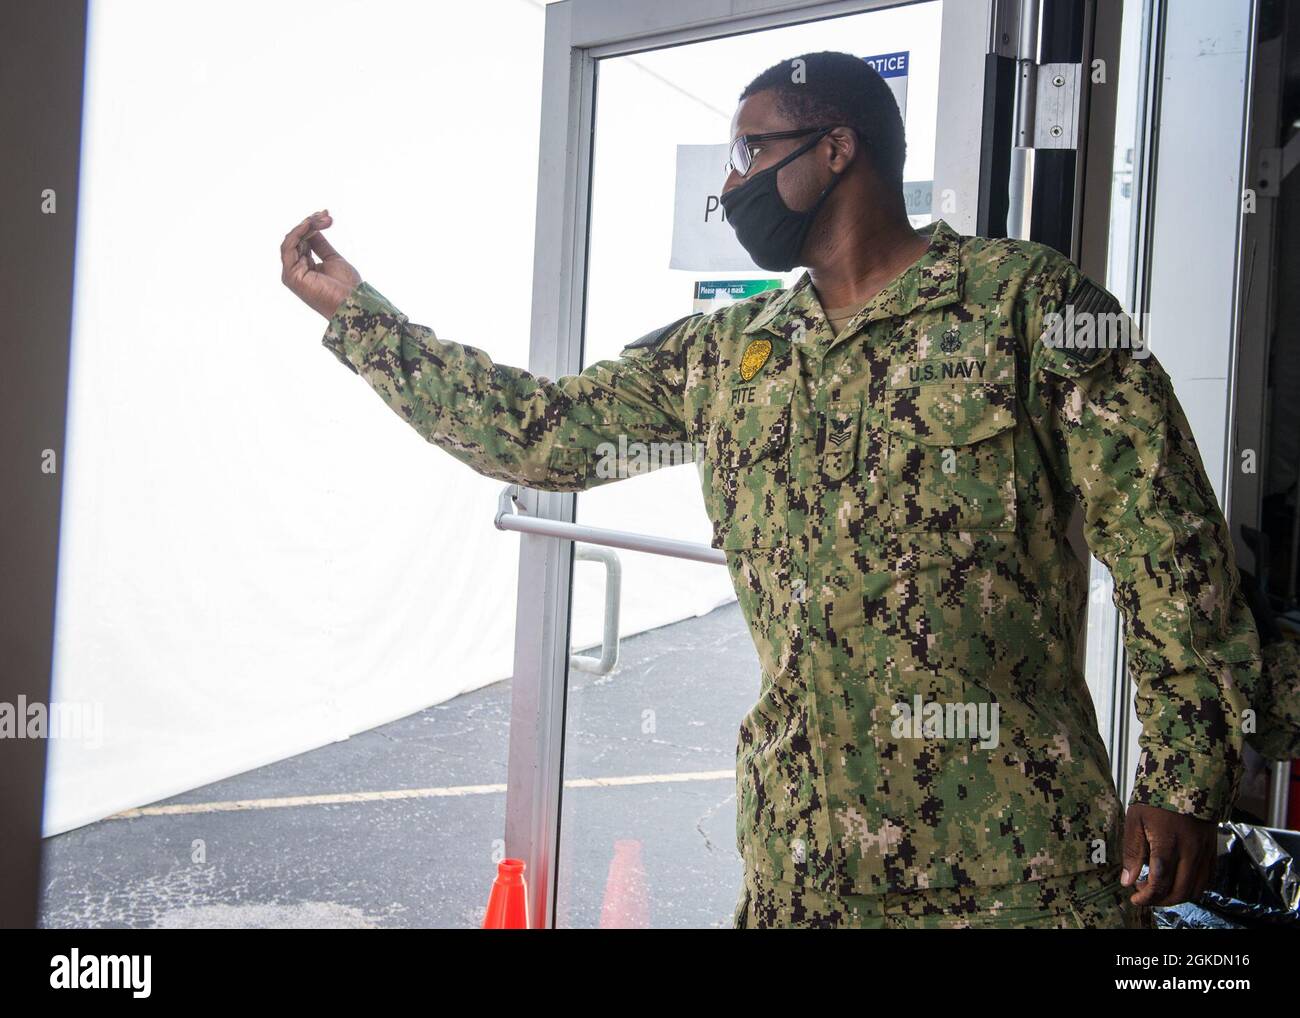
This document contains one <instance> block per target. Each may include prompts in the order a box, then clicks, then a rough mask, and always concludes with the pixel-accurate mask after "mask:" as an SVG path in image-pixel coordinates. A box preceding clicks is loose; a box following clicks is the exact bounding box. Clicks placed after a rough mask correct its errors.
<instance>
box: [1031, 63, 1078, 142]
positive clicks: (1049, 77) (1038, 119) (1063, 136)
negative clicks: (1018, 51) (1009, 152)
mask: <svg viewBox="0 0 1300 1018" xmlns="http://www.w3.org/2000/svg"><path fill="white" fill-rule="evenodd" d="M1081 72H1082V67H1081V65H1079V64H1066V63H1053V64H1031V63H1022V64H1021V75H1020V81H1019V85H1018V87H1019V89H1020V95H1019V96H1018V100H1019V109H1020V116H1019V117H1018V118H1017V121H1018V122H1017V124H1016V145H1017V147H1019V148H1055V149H1060V148H1078V146H1079V75H1080V73H1081Z"/></svg>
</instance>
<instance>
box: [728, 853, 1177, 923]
mask: <svg viewBox="0 0 1300 1018" xmlns="http://www.w3.org/2000/svg"><path fill="white" fill-rule="evenodd" d="M1119 872H1120V866H1119V864H1118V863H1116V864H1115V865H1114V866H1110V867H1107V868H1105V869H1102V870H1096V871H1088V872H1084V873H1077V874H1073V875H1071V876H1066V877H1047V878H1045V879H1043V880H1035V881H1033V882H1031V883H1017V884H1010V885H1008V886H1005V887H939V888H930V889H918V890H912V891H903V892H900V893H898V894H871V895H855V894H844V895H839V894H833V893H829V892H826V891H819V890H818V889H817V888H815V887H810V886H808V885H806V884H803V885H801V884H792V883H787V882H785V881H782V880H775V879H773V878H772V877H769V876H767V875H766V874H765V873H762V872H760V871H747V872H746V874H745V879H744V882H743V883H742V884H741V889H740V900H739V901H737V902H736V908H735V910H734V911H733V913H732V917H731V926H732V928H733V929H737V930H763V929H773V928H779V929H802V930H819V929H854V930H892V929H913V930H915V929H929V930H940V929H942V930H956V929H1057V930H1125V929H1153V928H1154V922H1153V920H1152V916H1151V908H1150V906H1142V905H1134V904H1133V903H1132V901H1130V900H1129V899H1130V897H1131V896H1132V894H1133V889H1132V888H1125V887H1124V886H1123V885H1121V884H1120V882H1119Z"/></svg>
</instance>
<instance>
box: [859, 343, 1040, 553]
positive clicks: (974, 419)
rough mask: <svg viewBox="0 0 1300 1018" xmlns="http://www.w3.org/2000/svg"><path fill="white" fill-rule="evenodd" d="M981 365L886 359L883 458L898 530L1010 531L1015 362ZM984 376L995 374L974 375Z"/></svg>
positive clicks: (1013, 497)
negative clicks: (989, 369)
mask: <svg viewBox="0 0 1300 1018" xmlns="http://www.w3.org/2000/svg"><path fill="white" fill-rule="evenodd" d="M984 367H987V364H986V365H984V366H982V367H981V369H980V371H979V372H978V374H977V373H976V372H975V371H973V370H971V369H970V367H969V365H968V364H966V365H964V364H963V362H962V361H961V360H960V359H952V360H949V361H946V362H945V361H937V362H930V363H926V362H919V363H911V364H899V365H892V366H891V369H890V380H889V387H888V388H887V389H886V390H885V406H884V425H885V428H886V431H887V432H888V436H889V438H888V446H887V450H886V454H885V458H886V477H887V478H888V484H889V517H890V521H891V524H892V525H893V527H894V528H895V529H896V530H901V531H929V530H1015V528H1016V472H1015V442H1014V438H1015V423H1016V386H1015V364H1014V361H1012V360H1010V359H1008V360H1007V361H1006V362H1003V363H1000V364H999V370H998V371H997V372H996V373H987V372H985V370H984ZM988 377H995V378H996V379H997V380H996V381H985V380H976V379H977V378H988ZM909 382H915V383H916V384H908V383H909Z"/></svg>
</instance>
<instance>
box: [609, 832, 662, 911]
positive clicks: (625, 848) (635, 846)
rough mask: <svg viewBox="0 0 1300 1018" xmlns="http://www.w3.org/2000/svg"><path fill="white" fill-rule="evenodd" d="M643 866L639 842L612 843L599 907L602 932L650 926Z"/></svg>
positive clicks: (628, 839)
mask: <svg viewBox="0 0 1300 1018" xmlns="http://www.w3.org/2000/svg"><path fill="white" fill-rule="evenodd" d="M646 899H647V894H646V881H645V866H644V865H643V864H642V862H641V842H639V841H636V840H635V839H632V838H625V839H623V840H621V841H616V842H614V858H613V859H611V860H610V861H609V876H608V877H607V878H606V879H605V900H604V901H603V902H602V903H601V907H600V928H601V929H602V930H644V929H646V928H647V927H648V926H649V925H650V906H649V902H648V901H647V900H646Z"/></svg>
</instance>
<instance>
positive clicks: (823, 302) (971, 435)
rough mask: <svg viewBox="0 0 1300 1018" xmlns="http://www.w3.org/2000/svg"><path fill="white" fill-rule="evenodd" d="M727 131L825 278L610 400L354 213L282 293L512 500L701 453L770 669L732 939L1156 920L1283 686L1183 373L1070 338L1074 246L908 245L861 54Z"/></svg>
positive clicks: (764, 680) (658, 365)
mask: <svg viewBox="0 0 1300 1018" xmlns="http://www.w3.org/2000/svg"><path fill="white" fill-rule="evenodd" d="M800 62H801V63H802V68H803V75H802V78H803V80H801V81H798V82H797V83H794V84H791V82H790V79H791V77H792V75H791V74H790V70H789V69H790V67H791V66H794V65H795V64H799V63H800ZM828 125H829V126H828ZM815 128H821V129H820V130H815V131H814V130H812V129H815ZM791 132H799V134H798V135H797V136H794V137H791V136H790V134H791ZM773 133H775V134H777V135H779V137H777V138H773V137H772V134H773ZM809 135H812V140H811V142H810V141H809V140H808V136H809ZM732 136H733V139H734V140H735V142H736V144H735V145H734V146H733V150H732V151H733V157H732V169H731V172H730V173H729V175H728V178H727V181H726V187H725V189H724V205H726V206H728V214H729V217H730V218H731V219H732V220H733V226H735V228H736V231H737V235H738V237H739V238H740V239H741V242H742V243H744V244H745V246H746V247H748V248H749V249H750V250H751V253H753V254H754V256H755V260H756V261H758V262H759V264H761V265H764V266H765V267H781V266H783V265H785V263H787V262H790V261H791V260H794V259H797V262H796V263H797V264H799V265H806V266H808V267H809V271H808V272H806V273H805V274H804V275H803V276H802V277H801V278H800V279H799V281H798V282H797V283H795V284H794V285H793V286H791V287H789V288H788V289H782V290H775V291H769V292H766V293H762V294H760V295H758V296H756V297H753V298H751V299H748V300H744V301H741V302H738V303H736V304H733V305H731V306H728V307H725V308H723V309H721V310H718V311H715V312H713V313H711V314H707V315H694V316H690V317H688V318H686V319H682V320H680V321H677V322H674V323H672V324H671V325H669V326H665V327H663V328H661V329H657V330H655V331H654V332H652V333H650V334H649V335H647V336H645V337H642V339H640V340H638V341H636V342H634V343H631V344H629V345H628V347H626V348H625V349H624V351H623V353H622V355H621V356H620V357H618V358H617V359H612V360H602V361H598V362H597V363H594V364H592V365H591V366H589V367H587V368H586V369H585V370H583V371H582V372H581V373H579V374H573V375H568V376H565V377H562V378H559V379H557V380H550V379H547V378H544V377H540V376H536V375H533V374H531V373H529V372H528V371H525V370H522V369H520V368H515V367H509V366H505V365H501V364H497V363H494V362H493V361H492V360H491V359H490V358H489V356H488V355H487V354H486V353H484V352H483V351H482V350H479V349H477V348H474V347H472V346H467V345H461V344H457V343H453V342H449V341H447V340H442V339H439V338H438V337H437V336H436V335H435V334H434V332H433V330H432V329H430V328H428V327H426V326H422V325H417V324H414V323H412V322H411V321H410V320H409V319H408V318H407V317H406V315H404V314H403V313H402V312H401V311H399V310H398V309H397V308H396V307H395V306H394V305H393V304H392V303H391V302H389V301H388V300H386V299H385V298H384V297H383V295H382V294H380V293H379V291H378V290H376V289H375V288H374V287H373V286H371V285H370V284H369V283H366V282H362V281H361V277H360V276H359V275H358V274H357V273H356V271H355V270H354V269H353V268H352V267H351V266H350V265H348V263H347V262H346V261H344V260H343V259H342V258H341V257H340V256H339V255H338V254H337V252H335V251H334V249H333V248H332V247H331V246H330V245H329V243H328V242H327V241H325V239H324V238H323V236H322V235H321V233H320V231H321V230H322V229H325V228H326V227H328V226H329V225H330V223H331V222H332V220H331V219H330V217H329V216H328V214H327V213H317V214H316V215H314V216H309V217H308V218H307V219H305V220H304V221H303V222H302V223H301V224H299V226H298V227H296V228H295V229H294V230H293V231H291V232H290V233H289V234H288V235H287V236H286V238H285V241H284V245H283V246H282V259H283V263H284V276H283V278H284V282H285V283H286V285H288V286H289V287H290V288H291V289H293V290H294V292H296V293H297V294H299V296H301V297H302V298H303V299H304V300H305V301H307V302H308V303H309V304H310V305H311V306H312V307H313V308H315V309H316V310H317V311H319V312H320V313H321V314H322V315H323V316H325V317H326V318H328V319H329V326H328V329H327V330H326V333H325V335H324V339H323V342H324V345H325V346H326V347H327V348H328V349H330V350H331V351H332V352H333V354H334V355H335V356H336V357H338V359H339V360H340V361H341V362H342V363H343V364H345V365H346V366H347V367H348V368H349V369H350V370H352V371H354V372H356V373H358V374H359V375H360V376H361V377H362V378H363V379H365V381H366V382H367V383H368V384H369V385H370V386H371V387H372V388H373V389H374V390H375V391H376V392H377V393H378V394H379V395H380V397H381V398H382V399H383V400H384V401H385V402H386V403H387V404H388V405H389V406H390V407H391V408H392V409H393V410H394V411H395V412H396V413H398V414H399V415H400V416H401V417H402V418H403V419H404V420H405V421H406V422H407V423H408V424H410V425H411V426H412V427H413V428H415V429H416V430H417V431H418V432H419V433H420V434H421V435H423V436H424V437H425V438H426V439H427V440H428V441H430V442H432V443H434V444H436V445H438V446H440V447H441V448H443V449H445V450H446V451H447V452H449V453H450V454H451V455H453V456H455V457H456V458H457V459H459V460H461V461H462V462H464V463H466V464H468V465H469V466H471V467H472V468H473V469H475V470H476V471H478V472H479V473H482V474H485V475H487V476H489V477H494V478H497V479H499V480H502V481H509V482H514V483H517V484H521V485H526V486H530V487H533V488H538V489H544V490H552V491H583V490H586V489H588V488H591V487H594V486H596V485H598V484H603V483H608V481H609V480H612V479H613V477H611V476H610V475H609V474H608V472H601V473H598V472H597V463H598V459H599V457H598V454H597V451H596V450H597V448H598V447H599V446H601V445H602V443H606V442H613V443H617V442H618V440H619V437H620V436H624V437H625V438H626V441H627V442H629V443H632V442H645V443H651V442H672V443H691V444H693V443H695V442H697V441H698V442H701V443H703V449H704V456H703V460H702V462H701V463H700V464H699V469H700V477H701V483H702V488H703V494H704V501H705V505H706V507H707V510H708V513H709V516H710V518H711V520H712V522H713V535H714V536H713V542H712V543H713V545H714V546H715V547H717V548H721V549H723V550H724V551H725V553H726V558H727V567H728V569H729V571H730V574H731V578H732V580H733V582H734V585H735V589H736V593H737V596H738V599H739V603H740V607H741V610H742V612H743V613H744V617H745V619H746V621H747V623H748V625H749V627H750V630H751V633H752V635H753V638H754V643H755V646H756V647H757V649H758V654H759V659H760V661H761V664H762V676H761V689H760V695H759V698H758V702H757V703H756V704H755V705H754V707H753V709H752V710H751V711H750V712H749V714H748V715H747V716H746V717H745V719H744V720H743V722H742V724H741V728H740V733H739V740H738V745H737V785H736V787H737V799H738V816H737V846H738V849H739V851H740V853H741V855H742V858H743V861H744V868H745V880H744V886H743V888H742V891H741V897H740V901H739V902H738V905H737V909H736V914H735V925H737V926H877V927H897V926H926V925H934V926H982V925H990V926H998V925H1011V926H1043V927H1055V926H1064V927H1069V926H1089V927H1096V926H1132V925H1149V917H1148V916H1147V912H1148V908H1147V906H1150V905H1153V904H1160V903H1166V902H1176V901H1182V900H1185V899H1187V898H1189V897H1192V896H1194V895H1195V894H1197V893H1199V891H1200V890H1201V889H1202V888H1203V887H1204V886H1205V884H1206V882H1207V881H1208V879H1209V876H1210V872H1211V866H1212V864H1213V860H1214V853H1215V822H1216V821H1218V820H1221V819H1226V818H1227V816H1228V813H1229V809H1230V806H1231V804H1232V802H1233V799H1234V797H1235V794H1236V790H1237V786H1238V782H1239V780H1240V774H1241V745H1242V734H1241V732H1242V715H1243V712H1244V711H1245V710H1246V709H1247V706H1248V702H1247V697H1246V695H1245V694H1244V693H1243V689H1249V688H1252V684H1253V683H1254V682H1255V681H1256V680H1257V678H1258V672H1259V647H1258V640H1257V636H1256V632H1255V629H1254V626H1253V623H1252V620H1251V617H1250V613H1249V611H1248V609H1247V607H1246V605H1245V603H1244V600H1243V598H1242V596H1241V594H1240V592H1239V590H1238V584H1237V574H1236V569H1235V563H1234V560H1233V551H1232V545H1231V542H1230V541H1229V536H1228V531H1227V528H1226V525H1225V523H1224V519H1223V515H1222V513H1221V511H1220V509H1219V507H1218V505H1217V504H1216V501H1215V496H1214V493H1213V490H1212V489H1211V486H1210V483H1209V481H1208V480H1207V478H1206V474H1205V471H1204V469H1203V467H1202V464H1201V461H1200V458H1199V456H1198V453H1197V451H1196V447H1195V444H1194V442H1193V440H1192V434H1191V431H1190V429H1189V427H1188V424H1187V420H1186V418H1185V416H1184V414H1183V411H1182V409H1181V407H1180V406H1179V404H1178V401H1177V399H1176V398H1175V396H1174V393H1173V391H1172V389H1171V387H1170V382H1169V378H1168V376H1167V374H1166V373H1165V371H1164V370H1163V369H1162V368H1161V366H1160V364H1159V363H1158V361H1157V360H1156V358H1155V357H1153V356H1149V355H1148V354H1147V351H1145V350H1142V349H1133V348H1132V347H1129V348H1121V347H1117V346H1114V345H1109V346H1107V345H1093V346H1089V345H1087V344H1080V345H1079V346H1078V347H1076V348H1071V347H1069V346H1063V345H1061V342H1060V340H1059V338H1053V336H1054V332H1055V331H1059V330H1056V329H1055V325H1054V323H1056V322H1057V319H1056V318H1054V317H1053V316H1055V315H1057V314H1061V315H1066V314H1067V313H1070V314H1072V315H1073V317H1074V320H1075V321H1076V322H1077V321H1081V320H1084V319H1085V318H1086V316H1088V315H1096V314H1099V313H1110V312H1117V311H1118V310H1119V306H1118V303H1117V302H1116V301H1115V299H1114V298H1113V297H1112V296H1111V295H1110V294H1108V293H1107V292H1106V291H1105V290H1103V289H1101V288H1100V287H1099V286H1097V284H1096V283H1095V282H1093V281H1092V280H1089V279H1088V278H1087V277H1085V276H1084V275H1083V274H1082V273H1081V272H1080V270H1079V269H1078V268H1077V267H1076V266H1075V265H1074V264H1072V263H1071V262H1070V261H1069V260H1068V259H1067V258H1065V257H1063V256H1062V255H1060V254H1059V253H1057V252H1056V251H1054V250H1052V249H1050V248H1048V247H1045V246H1043V245H1040V244H1036V243H1030V242H1025V241H1016V240H1006V239H996V240H995V239H984V238H978V237H963V236H959V235H958V234H957V233H955V232H954V231H953V230H952V229H951V228H950V227H949V226H948V225H947V224H946V223H944V222H943V221H938V222H935V223H933V224H931V225H930V226H928V227H926V228H925V229H923V230H921V231H919V232H917V231H913V230H912V228H911V227H910V225H909V224H908V221H907V218H906V214H905V211H904V206H903V201H902V197H901V180H902V158H903V141H902V125H901V121H900V120H899V117H898V111H897V107H896V106H895V105H894V103H893V100H892V98H890V96H889V93H888V91H887V89H886V88H885V86H884V84H883V82H882V81H881V80H880V79H879V77H878V76H876V75H875V72H874V71H871V70H870V68H869V67H867V65H865V64H863V63H862V62H861V61H860V60H857V59H856V58H853V57H849V56H846V55H843V54H807V55H805V57H802V58H798V59H797V60H796V61H793V62H791V64H790V65H777V67H775V68H772V69H770V70H769V71H767V72H764V74H763V75H760V76H759V78H757V79H755V81H754V83H752V84H751V85H750V86H749V88H747V89H746V91H745V92H744V93H743V94H742V97H741V102H740V105H739V107H738V109H737V112H736V118H735V120H734V121H733V125H732ZM760 136H761V137H760ZM738 163H739V164H741V165H737V164H738ZM774 167H775V168H776V169H780V170H781V175H780V177H779V178H778V177H777V174H776V169H773V168H774ZM764 169H768V170H771V171H772V172H770V173H767V174H766V175H764V173H763V171H764ZM747 183H748V184H750V185H752V186H750V187H748V189H745V190H742V188H745V186H746V184H747ZM778 183H779V188H778V186H777V185H778ZM832 188H834V193H831V191H832ZM773 195H777V196H778V198H776V199H774V198H773ZM312 253H314V254H315V255H317V256H319V257H320V258H321V259H322V260H321V261H320V262H317V261H315V259H313V257H312ZM1080 316H1084V317H1083V318H1081V317H1080ZM1076 504H1078V505H1080V506H1081V507H1082V513H1083V520H1084V527H1085V535H1086V539H1087V542H1088V545H1089V547H1090V548H1091V550H1092V552H1093V554H1095V555H1096V556H1097V558H1099V559H1100V560H1101V561H1103V562H1104V563H1105V564H1106V565H1107V566H1108V568H1109V569H1110V571H1111V573H1112V575H1113V577H1114V581H1115V584H1114V587H1115V594H1114V597H1115V602H1116V604H1117V606H1118V607H1119V608H1120V609H1121V610H1122V612H1123V614H1124V617H1125V620H1126V622H1127V625H1126V647H1127V651H1128V660H1129V668H1130V670H1131V673H1132V677H1133V680H1134V682H1135V683H1136V685H1137V710H1138V714H1139V717H1140V718H1141V720H1142V723H1143V734H1142V738H1141V744H1142V754H1141V757H1140V759H1139V761H1138V765H1137V774H1136V780H1135V785H1134V790H1133V794H1132V797H1131V805H1130V807H1129V809H1128V813H1127V822H1126V823H1124V824H1123V825H1122V823H1121V819H1122V812H1123V811H1122V809H1121V803H1120V801H1119V799H1118V797H1117V794H1116V789H1115V785H1114V783H1113V781H1112V779H1111V776H1110V771H1109V765H1108V761H1107V755H1106V750H1105V747H1104V745H1103V743H1102V741H1101V738H1100V736H1099V734H1098V726H1097V718H1096V715H1095V713H1094V709H1093V704H1092V701H1091V698H1090V696H1089V693H1088V689H1087V687H1086V684H1085V682H1084V678H1083V675H1082V674H1081V672H1080V670H1079V669H1078V667H1077V666H1076V664H1075V648H1076V644H1077V640H1078V638H1079V625H1080V618H1081V613H1082V609H1083V607H1084V604H1085V601H1086V597H1087V578H1086V571H1085V567H1084V565H1083V563H1081V562H1080V561H1079V559H1078V557H1077V556H1076V555H1075V554H1074V552H1073V551H1072V550H1071V548H1070V546H1069V544H1068V542H1067V540H1066V536H1065V532H1066V526H1067V521H1068V520H1069V518H1070V514H1071V510H1072V508H1073V507H1074V506H1075V505H1076ZM989 722H992V724H991V726H990V724H989ZM1121 831H1123V834H1122V833H1121ZM1144 863H1149V865H1150V871H1151V872H1150V876H1149V878H1148V879H1147V880H1146V881H1144V882H1142V883H1139V884H1137V893H1136V894H1133V895H1132V896H1131V898H1130V893H1129V892H1127V891H1125V890H1123V887H1126V886H1131V885H1133V884H1134V882H1135V880H1136V879H1137V878H1138V876H1139V871H1140V870H1141V868H1142V866H1143V864H1144ZM1121 868H1122V869H1123V870H1124V871H1125V874H1124V877H1123V881H1122V883H1121V880H1120V870H1121Z"/></svg>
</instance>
